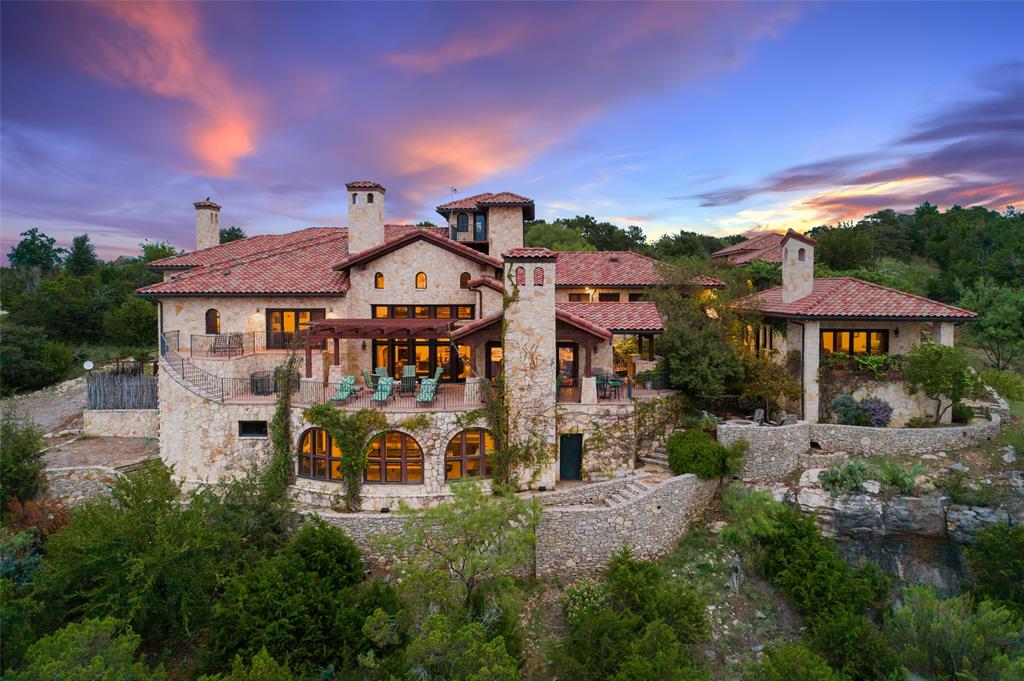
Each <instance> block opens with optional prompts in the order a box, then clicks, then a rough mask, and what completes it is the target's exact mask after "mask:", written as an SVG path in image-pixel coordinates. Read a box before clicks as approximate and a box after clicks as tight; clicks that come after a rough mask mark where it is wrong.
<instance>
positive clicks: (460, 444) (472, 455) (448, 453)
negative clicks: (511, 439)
mask: <svg viewBox="0 0 1024 681" xmlns="http://www.w3.org/2000/svg"><path fill="white" fill-rule="evenodd" d="M493 452H494V437H493V436H492V435H491V433H490V432H489V431H486V430H484V429H483V428H473V429H471V430H464V431H462V432H461V433H458V434H457V435H456V436H455V437H453V438H452V440H451V442H449V443H448V448H447V449H446V450H445V453H444V479H445V480H462V479H463V478H479V477H486V476H489V475H490V474H491V462H490V455H491V454H492V453H493Z"/></svg>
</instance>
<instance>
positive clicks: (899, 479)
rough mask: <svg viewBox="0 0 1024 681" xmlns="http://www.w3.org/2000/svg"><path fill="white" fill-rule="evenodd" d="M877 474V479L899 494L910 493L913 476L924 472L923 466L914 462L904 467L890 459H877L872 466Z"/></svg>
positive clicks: (912, 486)
mask: <svg viewBox="0 0 1024 681" xmlns="http://www.w3.org/2000/svg"><path fill="white" fill-rule="evenodd" d="M872 467H873V468H874V469H875V473H876V474H877V475H878V481H879V482H881V483H882V485H883V486H884V487H886V488H888V489H889V490H895V491H896V492H898V493H900V494H910V493H911V492H913V491H914V478H916V477H917V476H919V475H921V473H923V472H924V470H925V469H924V466H922V465H921V464H919V463H916V464H914V465H913V466H911V467H910V469H909V470H908V469H904V468H903V467H902V466H900V465H899V464H898V463H896V462H895V461H892V460H890V459H879V460H878V461H876V462H875V463H874V464H873V466H872Z"/></svg>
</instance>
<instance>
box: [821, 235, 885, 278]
mask: <svg viewBox="0 0 1024 681" xmlns="http://www.w3.org/2000/svg"><path fill="white" fill-rule="evenodd" d="M814 238H815V239H817V240H818V246H817V249H816V250H815V258H816V259H817V261H818V262H820V263H821V264H823V265H825V266H826V267H829V268H831V269H833V270H853V269H857V268H858V267H868V266H869V265H871V263H872V260H873V253H872V241H871V238H870V237H869V236H868V235H867V234H864V233H863V232H862V231H859V230H856V229H852V228H850V227H847V226H843V225H840V226H839V227H835V228H832V229H823V230H820V231H815V232H814Z"/></svg>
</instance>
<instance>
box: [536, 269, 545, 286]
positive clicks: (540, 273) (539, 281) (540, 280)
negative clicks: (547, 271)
mask: <svg viewBox="0 0 1024 681" xmlns="http://www.w3.org/2000/svg"><path fill="white" fill-rule="evenodd" d="M533 285H534V286H543V285H544V268H543V267H534V268H533Z"/></svg>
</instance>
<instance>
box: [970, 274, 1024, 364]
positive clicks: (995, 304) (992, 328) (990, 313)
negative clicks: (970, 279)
mask: <svg viewBox="0 0 1024 681" xmlns="http://www.w3.org/2000/svg"><path fill="white" fill-rule="evenodd" d="M959 293H960V300H959V305H960V306H961V307H965V308H967V309H968V310H973V311H975V312H977V313H979V315H980V316H979V318H978V319H977V320H975V321H974V322H972V323H970V324H966V325H965V328H964V335H965V336H966V337H967V340H968V341H969V342H970V343H971V344H972V345H975V346H976V347H979V348H981V349H982V350H983V351H984V352H985V356H986V358H987V359H988V363H989V365H991V366H992V367H993V368H994V369H997V370H1005V369H1008V368H1009V367H1010V365H1011V364H1012V363H1014V362H1017V361H1019V360H1021V359H1024V286H1021V285H1020V282H1019V281H1018V282H1017V283H1016V284H1015V285H1014V284H1009V285H1005V286H998V285H997V284H996V283H995V282H994V281H992V280H991V279H989V278H987V277H983V278H981V279H978V280H977V281H975V282H974V284H973V285H972V286H971V287H963V286H961V287H960V288H959Z"/></svg>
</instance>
